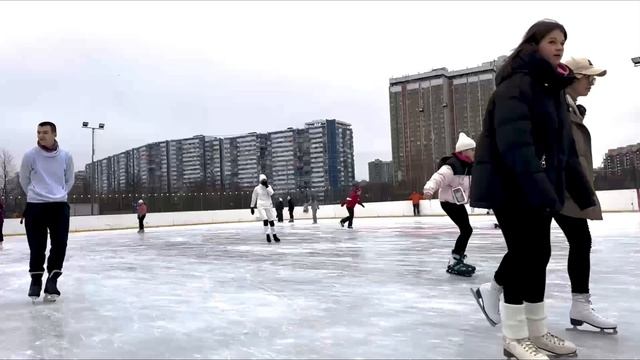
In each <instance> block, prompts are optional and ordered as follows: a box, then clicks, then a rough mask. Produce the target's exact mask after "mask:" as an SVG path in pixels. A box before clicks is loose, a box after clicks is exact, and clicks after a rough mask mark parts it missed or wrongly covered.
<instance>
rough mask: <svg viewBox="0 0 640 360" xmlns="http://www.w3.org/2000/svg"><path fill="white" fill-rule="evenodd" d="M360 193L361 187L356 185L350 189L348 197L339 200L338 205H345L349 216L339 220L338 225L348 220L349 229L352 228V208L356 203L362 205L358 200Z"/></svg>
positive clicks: (342, 224)
mask: <svg viewBox="0 0 640 360" xmlns="http://www.w3.org/2000/svg"><path fill="white" fill-rule="evenodd" d="M360 194H362V189H360V187H359V186H358V185H356V186H355V187H354V188H353V190H352V191H351V194H349V197H348V198H346V199H345V200H342V202H340V206H345V205H347V212H348V213H349V216H346V217H344V218H342V219H341V220H340V226H342V227H344V223H346V222H349V229H353V210H354V208H355V207H356V205H358V204H359V205H360V206H362V207H364V205H363V204H362V201H361V200H360Z"/></svg>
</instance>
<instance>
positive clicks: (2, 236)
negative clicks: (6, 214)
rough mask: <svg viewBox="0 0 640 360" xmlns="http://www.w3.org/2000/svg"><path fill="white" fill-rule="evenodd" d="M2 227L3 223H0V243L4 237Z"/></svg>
mask: <svg viewBox="0 0 640 360" xmlns="http://www.w3.org/2000/svg"><path fill="white" fill-rule="evenodd" d="M3 226H4V221H0V242H3V241H4V235H3V233H2V227H3Z"/></svg>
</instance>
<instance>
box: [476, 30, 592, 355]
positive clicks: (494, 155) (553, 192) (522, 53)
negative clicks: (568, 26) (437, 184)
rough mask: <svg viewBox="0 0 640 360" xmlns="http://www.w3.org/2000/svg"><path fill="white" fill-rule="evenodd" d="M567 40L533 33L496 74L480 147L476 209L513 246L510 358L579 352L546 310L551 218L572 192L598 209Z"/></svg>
mask: <svg viewBox="0 0 640 360" xmlns="http://www.w3.org/2000/svg"><path fill="white" fill-rule="evenodd" d="M566 37H567V33H566V30H565V29H564V27H563V26H562V25H561V24H559V23H557V22H554V21H539V22H537V23H535V24H534V25H533V26H532V27H531V28H530V29H529V30H528V31H527V33H526V34H525V36H524V38H523V40H522V42H521V43H520V45H519V46H518V47H517V48H516V50H515V51H514V52H513V54H511V56H510V57H509V58H508V59H507V60H506V62H505V64H504V65H502V67H501V68H500V70H499V71H498V74H497V75H496V86H497V88H496V91H495V93H494V94H493V96H492V97H491V99H490V100H489V104H488V106H487V111H486V114H485V118H484V120H483V130H482V133H481V135H480V138H479V139H478V145H477V148H476V162H475V165H474V170H473V182H472V184H471V206H472V207H478V208H485V209H493V211H494V213H495V216H496V219H497V220H498V224H499V225H500V227H501V229H502V233H503V235H504V238H505V241H506V244H507V248H508V251H507V254H505V256H504V258H503V259H502V262H501V264H500V268H499V270H498V271H499V272H501V273H502V274H506V276H505V277H506V278H505V279H503V281H502V282H503V283H502V285H503V289H504V302H503V303H501V304H500V305H501V308H500V318H501V320H502V332H503V334H504V351H505V354H507V353H508V354H509V355H511V356H513V357H515V358H518V359H520V358H535V359H545V358H547V357H546V355H544V354H543V353H542V352H539V349H543V350H545V351H548V352H551V353H555V354H558V355H569V354H573V353H575V352H576V347H575V345H574V344H572V343H570V342H569V341H565V340H563V339H560V338H559V337H557V336H555V335H553V334H551V333H549V331H548V330H547V328H546V324H545V318H546V315H545V310H544V292H545V282H546V268H547V264H548V262H549V257H550V256H551V243H550V226H551V216H552V214H553V213H555V212H558V211H560V210H561V209H562V206H563V203H564V193H565V189H566V191H568V192H569V194H571V196H572V198H573V199H574V201H575V202H576V203H577V204H578V205H579V206H580V207H581V208H583V209H585V208H589V207H591V206H594V205H595V203H594V200H593V199H594V197H593V191H592V189H591V186H590V185H589V181H588V180H587V178H586V176H585V174H584V173H583V171H582V169H581V167H580V163H579V160H578V157H577V153H576V147H575V143H574V141H573V137H572V134H571V128H570V123H569V120H568V118H567V111H566V101H565V98H564V89H565V88H566V87H567V86H568V85H569V84H571V83H572V82H573V80H574V77H573V76H572V74H571V72H570V69H569V68H567V67H566V66H564V65H562V64H561V63H560V60H561V59H562V55H563V52H564V42H565V40H566ZM475 294H477V296H478V297H479V298H480V300H481V299H482V297H481V294H480V292H479V291H476V292H475ZM479 303H480V304H481V306H483V303H482V301H480V302H479Z"/></svg>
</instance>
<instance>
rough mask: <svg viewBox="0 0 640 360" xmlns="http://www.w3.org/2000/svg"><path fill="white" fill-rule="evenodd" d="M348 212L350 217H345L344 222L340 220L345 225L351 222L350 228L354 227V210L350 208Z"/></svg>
mask: <svg viewBox="0 0 640 360" xmlns="http://www.w3.org/2000/svg"><path fill="white" fill-rule="evenodd" d="M347 212H348V213H349V216H346V217H343V218H342V220H340V222H341V223H343V224H344V223H346V222H349V227H352V226H353V208H350V207H348V208H347Z"/></svg>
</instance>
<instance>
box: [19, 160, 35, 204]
mask: <svg viewBox="0 0 640 360" xmlns="http://www.w3.org/2000/svg"><path fill="white" fill-rule="evenodd" d="M32 160H33V159H32V156H31V152H28V153H26V154H25V155H24V157H22V164H20V186H22V190H24V193H25V194H28V193H29V185H31V167H32V165H31V162H32Z"/></svg>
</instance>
